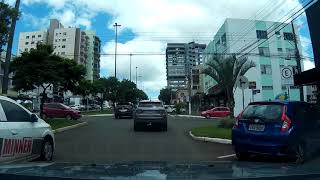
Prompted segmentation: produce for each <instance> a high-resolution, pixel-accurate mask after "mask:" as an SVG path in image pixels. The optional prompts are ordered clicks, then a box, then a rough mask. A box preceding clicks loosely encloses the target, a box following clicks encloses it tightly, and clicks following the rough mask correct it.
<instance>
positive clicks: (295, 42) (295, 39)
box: [291, 21, 304, 101]
mask: <svg viewBox="0 0 320 180" xmlns="http://www.w3.org/2000/svg"><path fill="white" fill-rule="evenodd" d="M291 26H292V33H293V40H294V45H295V57H296V61H297V69H298V73H299V74H300V73H301V71H302V70H301V56H300V52H299V48H298V41H297V36H296V33H295V29H294V25H293V21H291ZM299 90H300V101H304V93H303V86H300V87H299Z"/></svg>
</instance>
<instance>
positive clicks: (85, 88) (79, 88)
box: [73, 79, 94, 109]
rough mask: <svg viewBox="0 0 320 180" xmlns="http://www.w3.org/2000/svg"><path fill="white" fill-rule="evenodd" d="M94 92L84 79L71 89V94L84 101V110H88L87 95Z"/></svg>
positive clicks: (88, 82) (90, 84)
mask: <svg viewBox="0 0 320 180" xmlns="http://www.w3.org/2000/svg"><path fill="white" fill-rule="evenodd" d="M93 91H94V87H93V84H92V83H91V82H90V81H88V80H85V79H82V80H81V81H79V83H78V84H77V85H76V86H75V87H73V93H74V94H76V95H80V96H82V97H83V98H85V99H86V109H88V98H89V95H90V94H92V92H93Z"/></svg>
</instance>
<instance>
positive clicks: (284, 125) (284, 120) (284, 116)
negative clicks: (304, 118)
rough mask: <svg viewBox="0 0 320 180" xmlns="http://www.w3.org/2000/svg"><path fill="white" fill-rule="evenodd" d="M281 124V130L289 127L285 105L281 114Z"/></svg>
mask: <svg viewBox="0 0 320 180" xmlns="http://www.w3.org/2000/svg"><path fill="white" fill-rule="evenodd" d="M281 121H282V126H281V132H287V131H288V130H289V129H290V127H291V123H292V122H291V119H290V118H289V117H288V115H287V106H284V107H283V110H282V116H281Z"/></svg>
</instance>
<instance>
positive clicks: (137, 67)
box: [136, 67, 138, 88]
mask: <svg viewBox="0 0 320 180" xmlns="http://www.w3.org/2000/svg"><path fill="white" fill-rule="evenodd" d="M136 86H137V88H138V67H136Z"/></svg>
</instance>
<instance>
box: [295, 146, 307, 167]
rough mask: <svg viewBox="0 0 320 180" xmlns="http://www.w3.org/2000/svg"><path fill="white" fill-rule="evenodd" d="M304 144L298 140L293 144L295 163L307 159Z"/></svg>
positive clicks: (300, 162) (301, 162)
mask: <svg viewBox="0 0 320 180" xmlns="http://www.w3.org/2000/svg"><path fill="white" fill-rule="evenodd" d="M306 151H307V150H306V148H305V144H304V143H303V142H300V143H298V144H296V145H295V146H294V156H295V162H296V163H297V164H303V163H304V162H305V161H306V159H307V152H306Z"/></svg>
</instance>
